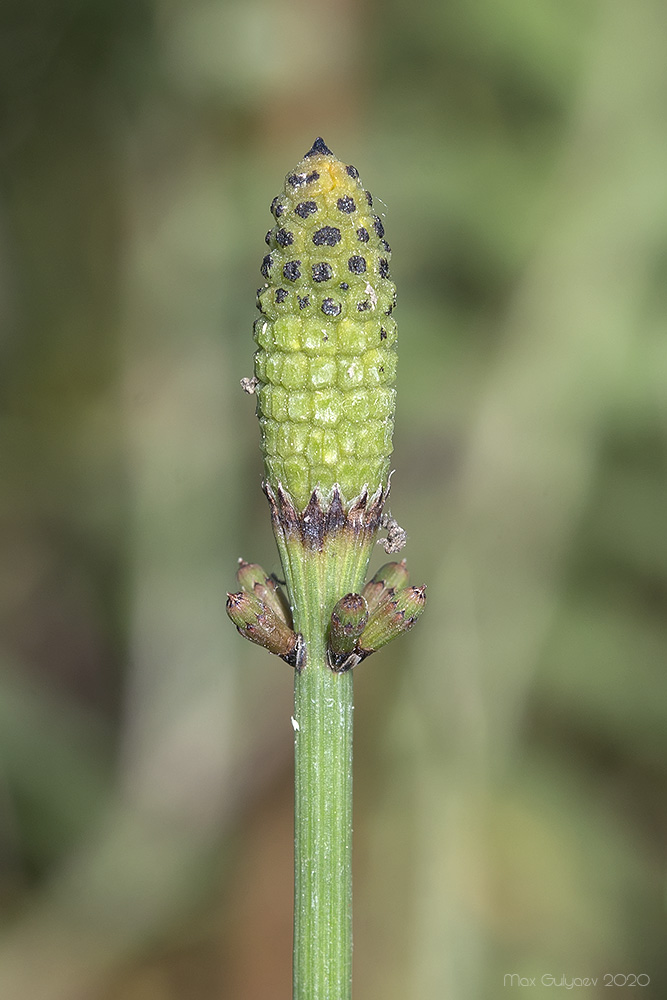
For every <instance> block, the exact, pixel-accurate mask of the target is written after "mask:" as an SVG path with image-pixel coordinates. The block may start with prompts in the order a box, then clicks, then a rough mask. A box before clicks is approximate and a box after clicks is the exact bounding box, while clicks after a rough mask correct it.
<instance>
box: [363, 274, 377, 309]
mask: <svg viewBox="0 0 667 1000" xmlns="http://www.w3.org/2000/svg"><path fill="white" fill-rule="evenodd" d="M366 295H367V296H368V298H369V299H370V303H371V305H372V307H373V309H375V307H376V305H377V304H378V294H377V292H376V291H375V289H374V288H373V286H372V285H371V283H370V281H367V282H366Z"/></svg>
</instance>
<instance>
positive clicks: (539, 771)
mask: <svg viewBox="0 0 667 1000" xmlns="http://www.w3.org/2000/svg"><path fill="white" fill-rule="evenodd" d="M0 91H1V103H2V107H1V113H0V318H1V323H0V327H1V333H0V400H1V407H2V414H1V418H0V450H1V458H0V462H1V465H0V468H1V470H2V486H1V488H0V532H1V541H0V544H1V548H2V559H1V560H0V622H1V625H0V628H1V636H2V639H1V658H2V672H1V674H0V677H1V679H0V894H1V897H2V916H1V922H0V997H1V998H2V1000H184V998H187V1000H218V998H221V997H230V998H234V1000H277V998H281V997H288V996H289V995H290V963H291V954H290V948H291V907H292V902H291V802H292V798H291V796H292V791H291V780H292V729H291V725H290V708H291V677H290V670H289V668H287V666H286V665H284V664H281V663H279V662H277V661H274V660H273V659H271V658H269V657H268V656H266V655H265V653H264V651H263V650H260V649H257V648H254V647H252V646H250V644H248V643H244V642H242V641H241V639H240V638H239V637H238V635H237V634H236V632H235V631H234V629H233V628H232V627H231V625H230V623H229V622H228V621H227V620H226V616H225V614H224V595H225V591H226V590H227V589H231V588H233V585H234V570H235V563H236V559H237V558H238V557H239V556H243V557H245V558H246V559H250V560H256V561H259V562H261V563H262V564H264V565H265V566H266V567H267V569H271V570H276V569H277V568H278V565H277V556H276V551H275V548H274V545H273V540H272V537H271V533H270V526H269V518H268V511H267V509H266V505H265V501H264V498H263V496H262V494H261V490H260V478H261V459H260V454H259V450H258V428H257V425H256V421H255V419H254V416H253V404H252V401H251V400H249V399H248V398H247V397H244V396H243V394H242V393H241V391H240V388H239V379H240V378H241V377H242V376H244V375H248V374H250V372H251V365H252V361H251V358H252V351H253V344H252V338H251V324H252V320H253V317H254V295H255V289H256V287H257V285H258V284H259V281H260V276H259V270H258V268H259V263H260V261H261V258H262V255H263V253H264V249H263V248H264V243H263V236H264V232H265V230H266V229H267V227H268V226H269V225H270V224H271V217H270V215H269V211H268V206H269V203H270V201H271V199H272V198H273V196H274V195H275V194H276V193H278V191H279V190H280V187H281V184H282V179H283V177H284V175H285V174H286V173H287V172H288V171H289V170H290V169H291V168H292V167H293V166H294V164H295V163H296V162H297V161H298V160H299V159H300V157H301V156H302V155H303V153H304V152H305V151H306V150H307V149H308V148H309V147H310V145H311V143H312V141H313V139H314V138H315V136H317V135H322V136H323V137H324V139H325V141H326V142H327V143H328V144H329V145H330V146H331V148H332V149H333V150H334V151H335V152H336V153H337V155H338V156H340V157H341V158H342V159H344V160H345V162H348V163H353V164H355V165H356V166H357V167H358V169H359V170H360V172H361V176H362V179H363V182H364V184H365V185H366V186H367V187H368V188H370V190H371V191H372V192H373V194H374V195H375V197H376V199H381V201H382V202H383V203H384V205H385V206H386V208H385V209H384V210H385V211H386V220H385V221H386V226H387V234H388V239H389V241H390V242H391V244H392V247H393V249H394V257H393V262H392V269H393V275H394V278H395V281H396V283H397V285H398V289H399V308H398V310H397V319H398V322H399V330H400V334H401V357H400V375H399V407H398V413H397V431H396V438H395V446H396V447H395V453H394V467H395V469H396V474H395V476H394V480H393V491H392V511H393V513H394V514H395V516H396V517H397V518H398V520H399V521H400V523H401V524H402V525H404V526H405V528H406V529H407V530H408V533H409V543H408V548H407V549H406V555H407V557H408V560H409V565H410V567H411V570H412V578H413V581H414V582H415V583H420V582H422V581H426V582H427V583H428V585H429V607H428V608H427V612H426V614H425V616H424V618H423V619H422V621H421V623H420V625H419V626H418V628H417V629H416V631H415V632H414V633H413V634H412V636H411V637H409V638H407V639H402V640H400V641H399V642H397V643H396V645H395V646H392V647H390V648H388V649H387V650H384V651H383V652H382V653H380V654H378V656H377V658H373V660H371V661H370V662H369V663H368V665H366V664H364V666H363V667H362V668H360V669H359V672H358V675H357V677H356V698H357V711H356V747H355V755H356V764H355V996H356V997H358V998H360V1000H361V998H380V997H381V998H383V1000H484V998H487V997H495V996H500V995H501V994H504V993H505V992H506V991H507V992H509V993H511V992H512V989H511V988H510V987H509V986H503V977H504V976H505V975H506V974H510V973H519V974H520V975H522V976H524V977H527V978H528V977H533V976H534V977H536V978H537V983H538V985H536V986H535V987H534V988H533V989H532V990H529V989H525V990H524V991H523V992H524V994H525V995H531V996H533V995H536V994H539V995H542V994H544V995H546V996H551V995H553V993H554V989H555V988H554V987H548V986H540V985H539V979H540V977H541V976H543V975H553V976H554V977H556V979H557V980H558V979H560V977H561V976H562V975H564V976H566V978H567V979H570V980H571V979H572V978H573V977H576V976H589V977H598V980H599V981H598V985H597V987H593V986H591V987H581V988H580V989H577V990H576V991H575V992H576V995H577V996H578V997H597V996H607V995H608V992H609V991H608V990H607V991H605V988H604V986H603V983H604V982H605V980H604V979H603V977H604V975H605V974H606V973H607V974H610V975H615V974H620V976H621V977H623V976H625V975H629V974H635V975H641V976H644V977H646V976H648V977H650V979H651V985H650V986H648V987H644V988H643V989H639V988H637V989H635V991H634V992H635V993H641V995H642V996H649V995H650V996H655V997H664V996H666V995H667V957H666V953H665V948H664V934H665V929H666V928H665V921H664V901H665V873H666V868H665V860H666V859H665V842H666V839H667V837H666V835H667V796H666V794H665V792H666V787H665V785H666V781H665V779H666V777H667V678H666V673H665V660H666V655H665V654H666V653H667V623H666V615H665V612H666V610H667V530H666V527H667V526H666V520H665V493H666V491H667V451H666V449H665V440H666V437H667V324H666V322H665V321H666V318H667V281H666V279H667V118H666V114H665V109H666V108H667V7H665V5H664V3H663V0H475V2H472V3H471V2H469V0H448V2H446V3H440V2H438V0H417V2H414V3H410V4H404V3H400V2H399V0H388V2H386V3H379V2H377V0H362V2H358V3H354V2H353V0H336V2H333V3H326V2H325V0H309V2H306V0H290V2H277V0H228V2H225V0H189V2H181V3H179V2H177V0H4V3H3V4H2V10H1V13H0ZM382 561H383V560H382V558H381V554H378V557H377V559H376V562H375V564H374V567H373V568H377V565H379V564H380V563H381V562H382ZM644 981H645V980H644V979H641V980H640V983H641V982H644ZM622 982H623V979H622V978H621V979H620V980H617V983H618V984H622ZM517 989H518V988H514V992H517ZM613 993H614V995H615V996H616V995H619V994H620V995H626V992H625V990H623V989H620V988H618V987H615V988H614V990H613ZM332 1000H335V998H332Z"/></svg>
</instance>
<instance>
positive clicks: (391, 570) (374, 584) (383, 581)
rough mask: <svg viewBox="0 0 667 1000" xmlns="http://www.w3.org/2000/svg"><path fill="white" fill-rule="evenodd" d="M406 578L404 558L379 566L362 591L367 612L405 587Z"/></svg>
mask: <svg viewBox="0 0 667 1000" xmlns="http://www.w3.org/2000/svg"><path fill="white" fill-rule="evenodd" d="M408 579H409V576H408V570H407V567H406V565H405V559H401V561H400V562H390V563H385V565H384V566H381V567H380V569H379V570H378V571H377V573H376V574H375V576H374V577H373V578H372V580H369V581H368V583H367V584H366V586H365V587H364V589H363V591H362V593H363V595H364V597H365V598H366V603H367V604H368V611H369V613H370V614H372V613H373V612H374V611H375V609H376V608H377V607H379V605H380V604H382V603H383V601H386V600H387V599H388V598H389V597H393V596H394V594H395V592H396V591H397V590H399V589H400V588H401V587H407V585H408Z"/></svg>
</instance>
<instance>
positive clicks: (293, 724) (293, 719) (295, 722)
mask: <svg viewBox="0 0 667 1000" xmlns="http://www.w3.org/2000/svg"><path fill="white" fill-rule="evenodd" d="M290 719H291V720H292V729H293V730H294V732H295V733H298V732H299V730H300V729H301V726H300V725H299V723H298V722H297V721H296V719H295V718H294V716H293V715H290Z"/></svg>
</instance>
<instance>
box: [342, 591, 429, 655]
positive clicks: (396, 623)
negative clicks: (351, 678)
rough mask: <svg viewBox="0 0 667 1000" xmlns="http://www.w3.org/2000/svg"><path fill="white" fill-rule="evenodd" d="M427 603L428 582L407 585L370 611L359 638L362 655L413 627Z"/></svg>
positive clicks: (379, 647) (369, 652) (372, 651)
mask: <svg viewBox="0 0 667 1000" xmlns="http://www.w3.org/2000/svg"><path fill="white" fill-rule="evenodd" d="M425 604H426V587H425V586H421V587H405V588H403V589H401V590H398V591H396V592H395V593H394V594H393V595H390V596H388V597H386V598H385V599H384V600H383V601H382V602H381V603H380V604H379V605H378V606H377V607H376V609H375V611H374V612H373V613H372V614H371V616H370V618H369V619H368V623H367V625H366V627H365V629H364V630H363V632H362V633H361V636H360V638H359V646H358V648H359V652H360V653H361V656H362V658H363V657H365V656H369V655H370V654H371V653H374V652H375V651H376V650H378V649H381V648H382V646H386V645H387V643H388V642H391V641H392V639H396V638H397V637H398V636H399V635H402V633H403V632H407V631H408V629H411V628H412V626H413V625H414V624H415V622H416V621H417V619H418V618H419V616H420V615H421V613H422V611H423V610H424V606H425Z"/></svg>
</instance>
